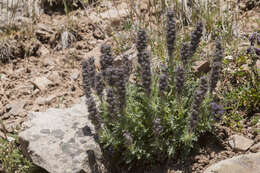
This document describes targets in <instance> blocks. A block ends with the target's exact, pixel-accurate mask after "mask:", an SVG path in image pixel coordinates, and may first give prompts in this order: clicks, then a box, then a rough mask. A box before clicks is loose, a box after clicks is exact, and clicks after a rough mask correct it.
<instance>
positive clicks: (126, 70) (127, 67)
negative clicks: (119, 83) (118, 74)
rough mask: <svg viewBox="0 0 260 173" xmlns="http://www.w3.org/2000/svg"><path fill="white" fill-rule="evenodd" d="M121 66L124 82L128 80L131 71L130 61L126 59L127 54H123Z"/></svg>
mask: <svg viewBox="0 0 260 173" xmlns="http://www.w3.org/2000/svg"><path fill="white" fill-rule="evenodd" d="M122 68H123V70H124V74H125V76H124V78H125V80H126V82H128V80H129V77H130V75H131V71H132V63H131V61H130V60H129V59H128V56H127V55H124V56H123V67H122Z"/></svg>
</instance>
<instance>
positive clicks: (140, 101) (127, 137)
mask: <svg viewBox="0 0 260 173" xmlns="http://www.w3.org/2000/svg"><path fill="white" fill-rule="evenodd" d="M175 25H176V24H175V20H174V18H173V12H172V11H168V12H167V25H166V43H167V48H168V50H167V52H168V58H165V61H164V62H163V63H162V65H161V67H160V68H159V69H158V68H156V67H154V68H153V67H152V65H151V59H150V56H151V53H150V52H149V51H148V50H147V42H148V38H147V35H146V32H145V30H143V29H140V30H139V31H138V33H137V41H136V49H137V52H138V53H137V57H138V65H137V68H136V69H135V75H134V76H133V77H132V76H131V71H132V64H131V62H130V61H129V60H128V58H127V56H124V57H123V59H122V64H121V66H115V65H114V63H113V56H112V49H111V47H110V46H108V45H102V47H101V57H100V72H98V71H96V68H95V63H94V58H93V57H90V58H89V59H88V60H86V61H84V62H83V66H82V71H83V72H82V76H83V88H84V92H85V96H86V104H87V107H88V112H89V118H90V119H91V121H92V123H93V124H94V125H95V128H96V131H97V136H98V141H99V142H100V144H101V145H102V146H103V147H104V148H105V149H107V150H108V151H110V152H112V153H114V154H113V157H114V158H113V159H115V160H116V161H117V163H118V162H120V161H122V162H123V163H132V162H134V161H138V160H141V161H143V162H147V163H151V162H156V161H164V160H165V159H168V158H173V157H177V155H179V154H180V157H182V158H185V157H186V156H188V154H189V153H190V151H191V150H192V148H193V147H194V144H195V143H196V141H197V140H198V137H199V136H200V135H201V134H203V133H205V132H208V131H210V130H211V129H212V126H213V124H214V123H215V122H216V121H215V120H216V119H219V118H220V115H221V114H223V108H222V107H221V106H220V105H218V104H217V103H216V101H215V99H214V91H215V88H216V84H217V81H218V80H219V73H220V71H221V64H222V63H221V61H222V57H223V50H222V46H221V44H220V42H219V41H216V49H215V53H214V55H213V57H214V58H213V63H212V71H211V73H210V74H209V76H206V75H205V76H203V77H201V78H200V79H199V78H197V77H196V76H195V75H194V74H193V73H192V71H191V65H190V62H191V58H192V57H193V55H194V54H195V52H196V49H197V47H198V46H199V43H200V40H201V37H202V31H203V24H202V22H198V24H197V25H196V28H195V29H194V31H193V32H192V34H191V39H190V41H189V42H185V43H183V45H182V46H181V50H180V55H179V56H178V55H175V41H176V26H175ZM130 76H131V78H133V79H134V80H132V82H129V78H130ZM92 91H93V92H92ZM94 91H95V92H94ZM93 94H96V95H97V97H98V98H99V100H100V104H98V106H99V107H97V104H96V102H95V99H94V97H93ZM122 157H123V159H122Z"/></svg>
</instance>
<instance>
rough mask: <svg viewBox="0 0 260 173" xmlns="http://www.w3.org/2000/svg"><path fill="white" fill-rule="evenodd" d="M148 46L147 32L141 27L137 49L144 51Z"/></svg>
mask: <svg viewBox="0 0 260 173" xmlns="http://www.w3.org/2000/svg"><path fill="white" fill-rule="evenodd" d="M146 47H147V36H146V32H145V31H144V30H142V29H140V30H139V31H138V33H137V39H136V49H137V50H138V52H143V51H144V50H145V49H146Z"/></svg>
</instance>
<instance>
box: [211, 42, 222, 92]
mask: <svg viewBox="0 0 260 173" xmlns="http://www.w3.org/2000/svg"><path fill="white" fill-rule="evenodd" d="M222 58H223V49H222V47H221V43H220V41H216V49H215V53H214V55H213V63H212V69H211V73H210V87H209V88H210V93H212V92H213V91H214V90H215V88H216V85H217V82H218V80H219V78H220V71H221V67H222V63H221V61H222Z"/></svg>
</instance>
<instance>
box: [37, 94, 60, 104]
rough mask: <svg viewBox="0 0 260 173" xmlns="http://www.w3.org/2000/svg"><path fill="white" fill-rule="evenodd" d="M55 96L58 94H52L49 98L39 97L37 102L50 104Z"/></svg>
mask: <svg viewBox="0 0 260 173" xmlns="http://www.w3.org/2000/svg"><path fill="white" fill-rule="evenodd" d="M54 98H56V95H51V96H49V97H47V98H44V97H39V98H37V99H36V101H35V102H36V103H37V104H39V105H44V104H49V103H50V102H51V101H52V100H53V99H54Z"/></svg>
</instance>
